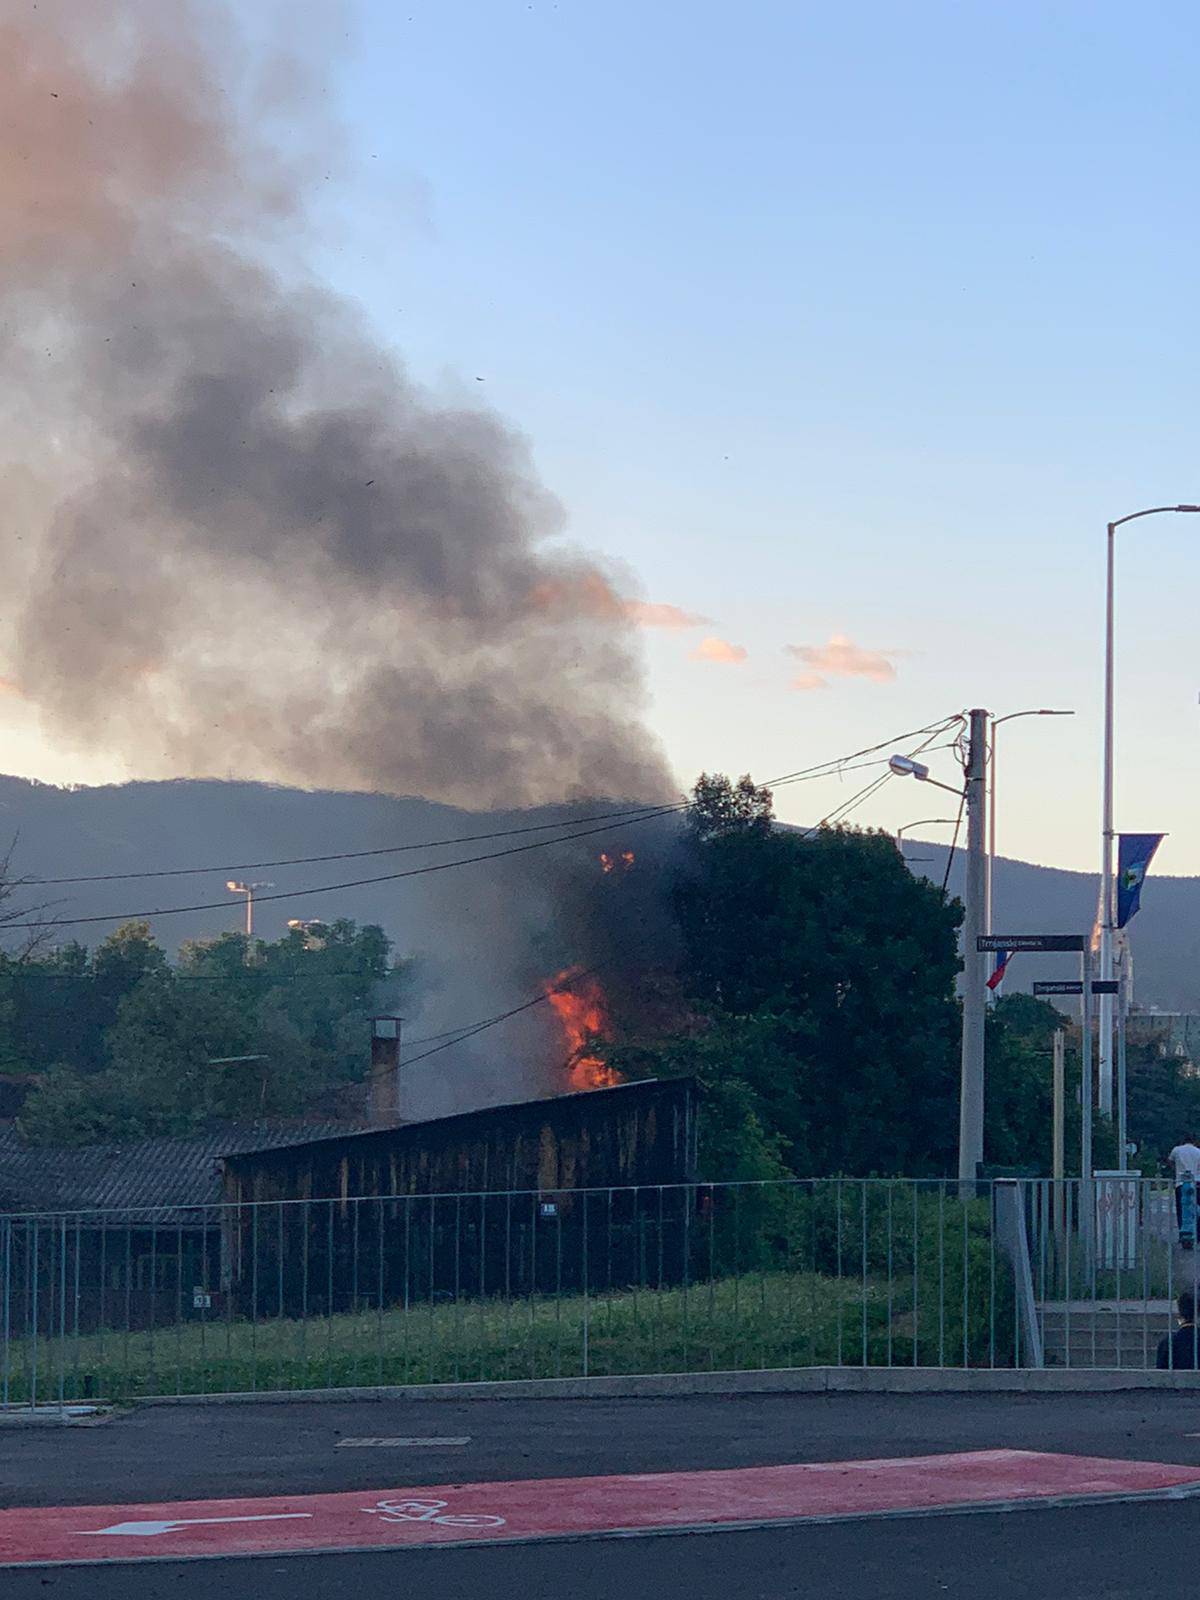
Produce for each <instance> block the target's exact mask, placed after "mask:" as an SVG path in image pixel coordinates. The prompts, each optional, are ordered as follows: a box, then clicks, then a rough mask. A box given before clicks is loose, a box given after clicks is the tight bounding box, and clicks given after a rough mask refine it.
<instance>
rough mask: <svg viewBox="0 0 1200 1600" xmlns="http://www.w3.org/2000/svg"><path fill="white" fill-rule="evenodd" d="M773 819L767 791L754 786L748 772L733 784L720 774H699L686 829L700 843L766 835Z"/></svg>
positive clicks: (693, 790)
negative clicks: (739, 836)
mask: <svg viewBox="0 0 1200 1600" xmlns="http://www.w3.org/2000/svg"><path fill="white" fill-rule="evenodd" d="M773 815H774V802H773V800H772V797H771V791H770V789H766V788H764V787H762V786H761V785H760V784H756V783H755V782H754V780H753V779H752V778H751V776H750V774H749V773H748V772H745V773H743V774H742V776H741V777H740V778H739V779H738V780H737V782H736V783H734V782H732V781H731V780H730V779H729V778H727V777H726V776H725V774H724V773H723V772H702V773H701V774H700V776H699V777H698V778H697V779H696V783H695V787H694V788H693V789H692V803H691V806H690V807H689V809H688V828H689V830H690V831H691V832H692V834H693V835H694V836H695V837H696V838H697V839H700V840H708V839H719V838H722V837H724V836H726V835H728V834H758V835H765V834H768V833H770V831H771V819H772V816H773Z"/></svg>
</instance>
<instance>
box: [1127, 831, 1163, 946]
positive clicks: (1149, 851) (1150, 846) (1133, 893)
mask: <svg viewBox="0 0 1200 1600" xmlns="http://www.w3.org/2000/svg"><path fill="white" fill-rule="evenodd" d="M1165 838H1166V834H1163V833H1122V834H1118V836H1117V927H1118V928H1123V927H1124V926H1125V924H1126V923H1127V922H1128V921H1129V920H1130V918H1131V917H1134V916H1136V915H1137V912H1138V907H1139V906H1140V905H1141V903H1142V884H1143V883H1145V881H1146V874H1147V872H1149V870H1150V863H1151V862H1152V861H1153V860H1154V852H1155V851H1156V850H1157V849H1158V847H1159V845H1160V844H1161V843H1162V842H1163V840H1164V839H1165Z"/></svg>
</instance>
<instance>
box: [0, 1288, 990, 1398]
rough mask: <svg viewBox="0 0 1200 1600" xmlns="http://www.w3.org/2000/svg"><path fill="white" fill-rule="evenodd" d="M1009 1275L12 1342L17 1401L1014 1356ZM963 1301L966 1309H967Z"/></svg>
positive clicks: (695, 1292) (457, 1308) (580, 1300)
mask: <svg viewBox="0 0 1200 1600" xmlns="http://www.w3.org/2000/svg"><path fill="white" fill-rule="evenodd" d="M1011 1305H1012V1296H1011V1289H1010V1286H1009V1284H1008V1275H1007V1274H1006V1273H1003V1272H1002V1273H1001V1277H1000V1281H999V1282H996V1281H995V1280H994V1279H993V1277H992V1275H991V1273H990V1271H989V1273H988V1274H987V1275H986V1276H985V1275H982V1274H980V1273H979V1272H977V1271H975V1272H972V1273H971V1274H970V1279H969V1281H968V1279H967V1277H966V1275H965V1274H963V1273H961V1272H960V1273H959V1274H958V1277H957V1279H956V1278H955V1276H954V1275H953V1274H951V1276H950V1278H949V1283H948V1284H947V1282H946V1281H945V1279H944V1278H939V1279H938V1280H937V1281H932V1282H931V1281H928V1279H927V1277H926V1275H925V1274H922V1275H921V1279H920V1281H918V1282H916V1283H914V1281H913V1278H912V1276H911V1275H904V1276H897V1277H894V1278H893V1279H891V1280H890V1282H889V1280H888V1279H887V1278H886V1277H870V1278H868V1279H866V1280H865V1281H864V1280H862V1279H861V1278H842V1279H839V1278H832V1277H825V1276H820V1275H818V1274H815V1273H802V1272H788V1271H762V1272H756V1273H751V1274H745V1275H743V1276H741V1277H737V1278H725V1279H720V1280H713V1281H710V1282H706V1283H700V1284H695V1285H691V1286H690V1287H688V1288H683V1287H672V1288H662V1289H641V1290H637V1289H626V1290H621V1291H619V1292H613V1293H608V1294H601V1295H595V1294H593V1295H588V1296H584V1295H582V1294H579V1293H575V1294H563V1295H561V1296H557V1297H542V1296H534V1297H528V1298H523V1299H512V1300H500V1299H461V1300H459V1301H457V1302H448V1301H440V1302H439V1301H434V1302H426V1303H423V1304H418V1305H413V1306H411V1307H409V1308H408V1309H405V1308H404V1307H390V1308H385V1309H383V1310H361V1311H358V1312H341V1313H338V1314H335V1315H333V1316H328V1317H309V1318H307V1319H304V1320H299V1319H295V1320H293V1319H288V1318H270V1319H259V1320H257V1321H251V1320H248V1319H229V1320H224V1319H217V1320H211V1321H207V1322H204V1321H199V1320H191V1319H189V1320H186V1321H181V1322H178V1323H176V1324H175V1325H174V1326H171V1327H166V1328H162V1327H160V1328H157V1329H141V1330H136V1331H132V1332H128V1333H126V1332H103V1333H91V1334H83V1335H80V1336H78V1337H72V1336H70V1335H68V1336H66V1337H64V1338H62V1339H59V1338H56V1337H51V1338H44V1337H43V1338H39V1339H38V1340H36V1341H34V1340H32V1339H29V1338H24V1339H22V1340H14V1341H11V1342H10V1344H9V1346H8V1348H7V1351H6V1352H5V1357H6V1364H5V1367H4V1369H3V1370H2V1371H0V1378H2V1379H3V1380H4V1382H5V1383H6V1385H7V1398H8V1399H9V1400H10V1401H17V1402H24V1401H28V1400H29V1399H30V1398H32V1397H34V1396H36V1398H37V1399H39V1400H54V1399H56V1398H58V1397H59V1395H60V1394H61V1395H62V1396H63V1397H64V1398H66V1399H82V1398H104V1399H108V1400H116V1401H120V1400H126V1399H134V1398H136V1397H138V1396H141V1395H160V1394H176V1393H179V1394H204V1393H219V1392H225V1393H230V1392H254V1391H261V1390H270V1389H288V1390H300V1389H319V1388H340V1387H349V1386H354V1385H368V1384H412V1383H449V1382H458V1381H484V1380H505V1379H508V1380H513V1379H525V1378H554V1377H575V1376H586V1375H592V1376H597V1375H602V1374H622V1373H645V1372H664V1373H666V1372H697V1371H711V1370H719V1371H727V1370H746V1369H755V1368H759V1369H761V1368H766V1367H795V1366H824V1365H847V1366H864V1365H909V1364H917V1365H932V1366H940V1365H945V1366H961V1365H967V1364H972V1365H975V1364H978V1365H990V1364H992V1363H993V1362H994V1363H995V1364H998V1365H1007V1364H1008V1363H1009V1362H1010V1361H1011V1359H1012V1356H1011V1342H1012V1335H1011V1327H1012V1314H1011ZM964 1311H965V1316H964Z"/></svg>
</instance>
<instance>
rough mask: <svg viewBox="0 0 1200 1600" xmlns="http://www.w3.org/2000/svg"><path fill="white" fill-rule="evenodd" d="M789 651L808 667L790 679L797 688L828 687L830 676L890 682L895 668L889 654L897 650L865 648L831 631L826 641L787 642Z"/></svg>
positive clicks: (894, 673) (895, 652) (894, 674)
mask: <svg viewBox="0 0 1200 1600" xmlns="http://www.w3.org/2000/svg"><path fill="white" fill-rule="evenodd" d="M786 649H787V652H788V654H789V655H793V656H795V657H796V659H797V661H801V662H803V664H804V665H805V667H807V668H808V671H807V672H802V673H801V674H800V675H799V677H797V678H794V679H793V680H792V688H793V689H800V690H808V689H828V687H829V679H830V678H866V679H868V680H869V681H870V682H871V683H891V681H892V679H893V678H894V677H895V676H896V668H895V666H894V665H893V663H892V660H891V658H892V657H893V656H898V655H900V654H901V652H900V651H899V650H864V649H863V647H862V646H861V645H857V644H855V643H854V641H853V640H852V639H849V638H848V637H847V636H846V635H845V634H844V633H834V634H831V635H830V638H829V643H828V644H819V645H812V644H789V645H787V646H786Z"/></svg>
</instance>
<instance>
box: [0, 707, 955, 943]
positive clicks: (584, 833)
mask: <svg viewBox="0 0 1200 1600" xmlns="http://www.w3.org/2000/svg"><path fill="white" fill-rule="evenodd" d="M954 720H955V719H954V718H948V719H946V718H944V719H942V721H941V722H939V723H936V724H927V725H926V726H925V727H924V728H919V729H915V730H912V731H910V732H909V733H907V734H899V735H895V736H894V737H893V738H892V739H890V740H886V741H883V742H881V743H880V744H877V745H871V746H869V747H867V749H865V750H857V751H854V752H853V753H852V754H851V755H849V756H847V757H844V758H842V760H841V761H836V762H835V761H825V762H821V763H819V764H818V765H817V766H815V767H810V768H806V769H801V770H799V771H797V772H792V773H784V774H783V775H782V776H781V777H779V778H775V779H769V780H768V781H767V783H766V785H765V787H767V788H779V787H781V786H782V785H785V784H789V783H793V782H798V781H800V780H801V779H809V778H816V777H818V776H826V775H829V774H830V773H831V772H833V771H835V770H837V768H838V767H839V766H841V767H845V765H846V763H847V762H851V761H855V760H857V759H858V758H860V757H863V756H870V755H873V754H874V753H875V752H876V751H879V750H882V749H884V748H886V746H887V745H888V744H892V745H894V744H897V743H900V742H902V741H904V740H906V739H910V738H914V737H916V736H917V735H918V734H922V733H924V734H927V735H928V738H927V739H926V744H928V743H931V742H932V740H933V739H934V738H936V737H937V735H938V734H939V733H941V732H944V731H945V730H946V729H947V728H948V727H949V726H951V724H952V723H953V721H954ZM923 748H925V746H924V745H921V746H918V749H923ZM878 786H880V785H879V782H878V781H877V782H876V784H874V785H868V786H867V787H868V790H870V789H872V788H874V787H878ZM691 805H692V802H691V801H690V800H685V801H683V802H681V803H679V804H676V805H664V806H660V807H657V808H651V807H647V808H644V809H643V810H641V811H639V812H636V813H634V814H632V815H630V813H629V812H622V813H619V814H615V813H610V814H609V819H608V820H604V821H602V822H601V823H600V825H599V826H598V827H589V828H583V829H577V830H576V831H575V832H573V833H563V834H560V835H559V836H558V837H556V838H551V839H535V840H531V841H528V842H526V843H524V844H519V845H510V846H508V847H507V848H505V849H503V850H492V851H484V852H482V853H481V854H478V855H473V856H464V857H462V858H461V859H459V860H456V861H439V862H432V863H429V864H428V865H425V866H421V867H410V868H408V869H406V870H404V871H401V872H388V873H380V874H377V875H375V876H373V877H369V878H351V879H346V880H344V881H342V882H339V883H328V884H317V885H307V886H302V887H300V888H296V889H285V890H280V891H278V892H277V893H274V894H260V895H256V896H255V903H256V904H260V905H261V904H266V903H268V902H272V901H278V900H295V899H300V898H303V897H305V896H311V895H319V894H333V893H337V892H340V891H342V890H345V889H360V888H366V887H370V886H374V885H376V884H380V883H396V882H400V881H402V880H404V879H407V878H419V877H426V876H428V875H430V874H432V873H437V872H449V871H453V870H455V869H457V868H460V867H469V866H476V865H478V864H480V863H481V862H484V861H496V860H501V859H503V858H506V857H509V856H517V855H524V854H527V853H528V852H529V851H532V850H540V849H545V848H546V847H547V846H549V845H557V844H569V843H572V842H573V841H575V840H577V839H587V838H592V837H594V836H595V835H597V834H600V833H608V832H612V831H613V829H614V828H616V827H618V826H621V825H624V826H627V827H634V826H637V825H638V824H639V823H642V822H650V821H654V820H655V819H657V818H659V817H663V816H671V815H678V814H679V813H681V812H683V811H687V810H690V809H691ZM839 811H843V808H839ZM821 825H823V824H818V826H821ZM811 831H814V830H810V832H811ZM335 859H337V858H335ZM189 870H190V869H189ZM226 870H231V869H226ZM49 881H50V880H43V882H46V883H48V882H49ZM39 886H40V884H39ZM228 904H229V902H228V901H227V900H205V901H197V902H195V903H193V904H191V905H183V906H156V907H152V908H149V909H140V910H136V911H124V912H105V913H100V914H94V915H90V916H85V917H70V918H62V917H53V918H24V919H22V920H20V921H16V920H14V921H12V922H9V923H7V924H6V931H7V930H26V929H34V928H55V927H60V926H63V925H64V924H65V925H67V926H70V927H79V926H84V925H90V924H95V923H100V922H129V921H138V920H144V919H147V918H150V917H165V916H181V915H184V914H187V913H191V912H196V911H218V910H224V909H225V908H226V907H227V906H228Z"/></svg>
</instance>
